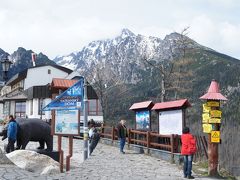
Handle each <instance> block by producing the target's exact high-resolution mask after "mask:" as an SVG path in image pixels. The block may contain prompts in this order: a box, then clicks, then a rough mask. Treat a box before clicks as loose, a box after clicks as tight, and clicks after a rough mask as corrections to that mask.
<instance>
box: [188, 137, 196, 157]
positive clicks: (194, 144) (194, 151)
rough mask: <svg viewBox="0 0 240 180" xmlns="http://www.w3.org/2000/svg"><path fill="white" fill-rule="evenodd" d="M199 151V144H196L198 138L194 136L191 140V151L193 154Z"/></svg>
mask: <svg viewBox="0 0 240 180" xmlns="http://www.w3.org/2000/svg"><path fill="white" fill-rule="evenodd" d="M196 151H197V146H196V139H195V138H194V137H192V138H191V139H190V142H189V152H190V153H191V154H195V153H196Z"/></svg>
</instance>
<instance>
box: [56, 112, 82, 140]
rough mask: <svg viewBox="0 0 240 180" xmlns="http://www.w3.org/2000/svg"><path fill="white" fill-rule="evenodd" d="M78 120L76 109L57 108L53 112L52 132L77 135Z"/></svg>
mask: <svg viewBox="0 0 240 180" xmlns="http://www.w3.org/2000/svg"><path fill="white" fill-rule="evenodd" d="M79 121H80V119H79V118H78V111H77V110H57V111H56V113H55V127H54V130H55V132H54V134H56V135H65V134H67V135H79V132H80V130H79V128H80V127H79Z"/></svg>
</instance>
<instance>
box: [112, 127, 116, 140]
mask: <svg viewBox="0 0 240 180" xmlns="http://www.w3.org/2000/svg"><path fill="white" fill-rule="evenodd" d="M114 131H115V127H114V126H113V127H112V143H113V142H114V139H115V132H114Z"/></svg>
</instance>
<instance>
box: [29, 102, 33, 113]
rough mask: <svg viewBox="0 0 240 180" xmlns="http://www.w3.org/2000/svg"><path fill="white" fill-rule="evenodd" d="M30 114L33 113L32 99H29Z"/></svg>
mask: <svg viewBox="0 0 240 180" xmlns="http://www.w3.org/2000/svg"><path fill="white" fill-rule="evenodd" d="M30 115H33V100H30Z"/></svg>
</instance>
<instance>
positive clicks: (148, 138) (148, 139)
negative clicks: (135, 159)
mask: <svg viewBox="0 0 240 180" xmlns="http://www.w3.org/2000/svg"><path fill="white" fill-rule="evenodd" d="M150 141H151V137H150V132H149V131H147V153H148V154H149V148H150Z"/></svg>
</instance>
